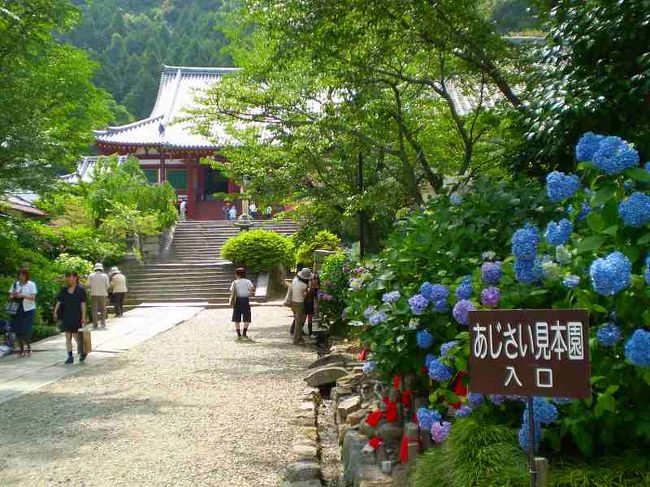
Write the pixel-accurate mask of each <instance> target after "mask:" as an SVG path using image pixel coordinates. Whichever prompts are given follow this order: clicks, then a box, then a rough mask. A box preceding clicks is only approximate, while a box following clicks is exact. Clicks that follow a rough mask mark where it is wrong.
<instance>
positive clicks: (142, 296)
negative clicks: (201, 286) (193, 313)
mask: <svg viewBox="0 0 650 487" xmlns="http://www.w3.org/2000/svg"><path fill="white" fill-rule="evenodd" d="M130 294H131V297H130V298H129V299H139V300H140V301H146V300H148V299H153V298H155V299H163V300H164V299H168V298H169V299H171V298H187V297H191V298H192V299H198V298H201V299H211V298H229V297H230V293H229V292H228V291H225V292H216V291H191V292H169V293H162V292H157V291H150V292H144V291H143V292H139V293H130Z"/></svg>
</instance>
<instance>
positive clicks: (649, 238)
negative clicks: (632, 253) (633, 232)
mask: <svg viewBox="0 0 650 487" xmlns="http://www.w3.org/2000/svg"><path fill="white" fill-rule="evenodd" d="M647 243H650V233H646V234H645V235H643V236H642V237H640V238H639V240H637V245H646V244H647Z"/></svg>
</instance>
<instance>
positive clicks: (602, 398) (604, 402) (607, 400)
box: [594, 392, 616, 418]
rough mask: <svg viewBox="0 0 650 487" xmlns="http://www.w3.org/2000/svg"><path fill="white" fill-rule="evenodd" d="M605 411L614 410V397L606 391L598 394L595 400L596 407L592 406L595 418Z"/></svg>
mask: <svg viewBox="0 0 650 487" xmlns="http://www.w3.org/2000/svg"><path fill="white" fill-rule="evenodd" d="M605 411H611V412H615V411H616V399H614V397H613V396H612V395H610V394H608V393H607V392H604V393H601V394H598V401H597V402H596V407H595V408H594V415H595V416H596V417H597V418H600V417H601V416H602V415H603V414H604V413H605Z"/></svg>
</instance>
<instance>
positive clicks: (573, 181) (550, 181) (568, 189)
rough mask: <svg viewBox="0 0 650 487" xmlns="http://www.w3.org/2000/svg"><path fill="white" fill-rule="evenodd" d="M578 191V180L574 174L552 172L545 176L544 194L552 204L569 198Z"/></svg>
mask: <svg viewBox="0 0 650 487" xmlns="http://www.w3.org/2000/svg"><path fill="white" fill-rule="evenodd" d="M579 189H580V178H579V177H578V176H576V175H575V174H564V173H563V172H561V171H553V172H550V173H548V175H547V176H546V194H547V195H548V197H549V199H550V200H551V201H552V202H553V203H559V202H560V201H563V200H565V199H567V198H570V197H571V196H573V195H574V194H576V193H577V192H578V190H579Z"/></svg>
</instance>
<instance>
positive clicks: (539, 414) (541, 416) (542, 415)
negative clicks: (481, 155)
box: [524, 397, 558, 424]
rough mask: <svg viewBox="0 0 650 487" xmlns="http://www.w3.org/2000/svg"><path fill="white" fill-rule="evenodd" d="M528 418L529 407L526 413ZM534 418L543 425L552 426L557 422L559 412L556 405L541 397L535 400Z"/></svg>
mask: <svg viewBox="0 0 650 487" xmlns="http://www.w3.org/2000/svg"><path fill="white" fill-rule="evenodd" d="M524 414H525V415H526V417H527V416H528V405H526V411H524ZM533 416H534V417H535V421H536V422H537V421H539V422H540V423H541V424H550V423H553V422H555V421H557V417H558V411H557V407H556V406H555V404H553V403H550V402H548V401H546V400H545V399H543V398H541V397H535V398H533Z"/></svg>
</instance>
